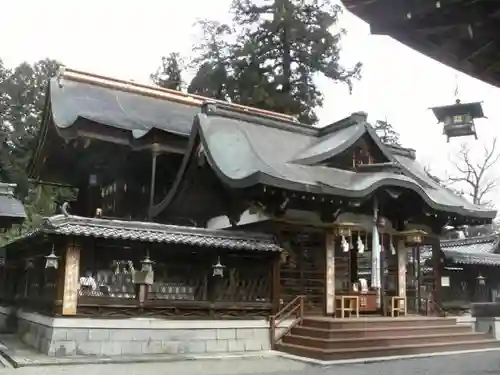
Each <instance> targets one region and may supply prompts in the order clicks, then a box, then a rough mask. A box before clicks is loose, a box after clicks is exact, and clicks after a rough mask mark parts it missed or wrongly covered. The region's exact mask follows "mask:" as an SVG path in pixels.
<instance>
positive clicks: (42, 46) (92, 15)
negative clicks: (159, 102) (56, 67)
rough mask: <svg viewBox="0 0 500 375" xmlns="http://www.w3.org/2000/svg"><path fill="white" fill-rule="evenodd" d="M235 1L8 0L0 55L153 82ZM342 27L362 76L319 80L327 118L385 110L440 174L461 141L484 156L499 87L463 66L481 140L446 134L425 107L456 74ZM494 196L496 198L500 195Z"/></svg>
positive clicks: (443, 97) (346, 50)
mask: <svg viewBox="0 0 500 375" xmlns="http://www.w3.org/2000/svg"><path fill="white" fill-rule="evenodd" d="M402 1H403V0H402ZM229 4H230V0H217V1H207V0H182V1H178V0H175V1H174V0H141V1H127V0H121V1H119V0H86V1H63V0H43V1H40V0H4V1H3V3H2V11H3V17H2V22H0V58H2V59H3V60H4V63H6V64H7V65H8V66H14V65H16V64H18V63H20V62H22V61H29V62H33V61H35V60H38V59H42V58H45V57H50V58H53V59H57V60H59V61H61V62H62V63H63V64H65V65H67V66H69V67H71V68H75V69H81V70H85V71H90V72H94V73H99V74H103V75H109V76H114V77H118V78H123V79H133V80H136V81H138V82H148V80H149V74H150V73H151V72H153V71H154V70H155V69H156V67H157V66H158V65H159V63H160V59H161V56H162V55H166V54H168V53H169V52H175V51H178V52H180V53H181V54H183V55H184V56H189V54H190V51H191V46H192V44H193V42H194V41H195V40H196V30H195V29H194V28H193V23H194V22H195V21H196V20H197V19H201V18H207V19H218V20H223V21H224V20H228V19H229V16H228V14H227V9H228V6H229ZM341 26H342V27H344V28H346V29H347V30H348V36H347V37H346V38H345V39H344V41H343V52H342V61H343V62H344V63H345V64H352V63H354V62H356V61H361V62H363V64H364V67H363V78H362V80H361V81H360V82H357V84H356V85H355V88H354V92H353V94H352V95H349V93H348V90H347V88H346V87H345V86H342V85H335V84H334V83H332V82H330V81H328V80H323V79H320V80H319V84H320V88H321V89H322V91H323V92H324V94H325V99H326V100H325V104H324V108H322V109H320V110H319V114H320V120H321V121H320V123H321V124H324V125H325V124H328V123H330V122H333V121H335V120H338V119H340V118H343V117H345V116H348V115H349V114H350V113H352V112H355V111H365V112H367V113H368V114H369V117H370V120H373V121H374V120H376V119H385V118H387V120H388V121H389V122H390V123H392V124H393V125H394V127H395V128H396V130H397V131H398V132H399V133H400V134H401V138H402V141H403V144H404V146H406V147H412V148H415V149H416V150H417V157H418V159H419V160H420V161H422V163H424V164H426V165H429V166H431V169H432V170H433V171H434V173H436V174H438V175H440V176H445V175H446V173H451V172H452V171H453V169H452V166H451V163H450V159H451V158H453V156H454V155H455V154H456V151H457V149H458V148H459V147H460V144H461V143H462V142H467V143H468V144H470V145H471V147H473V150H474V153H475V154H476V156H477V157H479V156H480V154H481V152H482V149H483V146H484V145H485V144H487V143H488V142H491V139H492V137H493V136H494V135H495V134H497V133H498V131H497V129H498V127H497V126H498V124H500V110H499V109H498V108H499V107H498V103H500V89H497V88H493V87H492V86H489V85H487V84H485V83H482V82H480V81H477V80H475V79H472V78H470V77H468V76H465V75H463V74H458V84H459V91H460V97H461V99H462V101H463V102H467V101H483V108H484V111H485V114H486V116H487V117H488V119H484V120H479V121H478V123H477V124H478V125H477V130H478V133H479V137H480V139H479V141H475V140H473V138H472V137H471V138H461V139H457V138H456V139H453V140H451V141H450V143H446V139H445V137H444V136H443V135H442V128H441V126H439V125H437V124H436V120H435V118H434V117H433V114H432V112H431V111H429V110H428V108H429V107H432V106H437V105H446V104H451V103H452V102H453V101H454V94H453V92H454V89H455V82H456V81H457V79H456V77H457V73H456V72H455V71H454V70H452V69H450V68H448V67H445V66H444V65H442V64H440V63H438V62H435V61H434V60H431V59H430V58H427V57H425V56H423V55H420V54H419V53H417V52H415V51H413V50H411V49H410V48H408V47H405V46H403V45H401V44H400V43H398V42H396V41H394V40H392V39H390V38H387V37H381V36H371V35H370V32H369V27H368V25H366V24H365V23H364V22H362V21H360V20H359V19H357V18H355V17H354V16H352V15H351V14H349V13H348V12H347V11H346V12H345V13H344V15H343V16H342V20H341ZM495 104H496V106H495ZM498 173H499V174H500V166H499V168H498ZM497 195H498V194H497ZM495 201H496V203H497V206H500V198H497V199H495Z"/></svg>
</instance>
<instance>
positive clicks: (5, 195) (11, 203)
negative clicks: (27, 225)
mask: <svg viewBox="0 0 500 375" xmlns="http://www.w3.org/2000/svg"><path fill="white" fill-rule="evenodd" d="M15 186H16V185H14V184H5V183H0V227H1V226H2V223H9V224H12V223H18V222H21V221H23V220H24V219H25V218H26V212H25V210H24V206H23V204H22V203H21V202H20V201H19V200H18V199H16V198H15V197H14V188H15Z"/></svg>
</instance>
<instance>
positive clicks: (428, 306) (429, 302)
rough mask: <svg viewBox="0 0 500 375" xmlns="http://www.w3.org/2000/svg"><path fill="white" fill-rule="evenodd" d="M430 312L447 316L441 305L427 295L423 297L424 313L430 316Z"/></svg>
mask: <svg viewBox="0 0 500 375" xmlns="http://www.w3.org/2000/svg"><path fill="white" fill-rule="evenodd" d="M432 312H436V313H437V314H438V316H442V317H446V316H447V313H446V311H445V310H444V308H443V307H442V306H441V305H439V304H438V303H437V302H436V301H435V300H434V299H433V298H432V297H427V298H426V299H425V315H427V316H431V315H432Z"/></svg>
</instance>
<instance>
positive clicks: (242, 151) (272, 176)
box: [180, 106, 496, 223]
mask: <svg viewBox="0 0 500 375" xmlns="http://www.w3.org/2000/svg"><path fill="white" fill-rule="evenodd" d="M365 120H366V116H360V114H355V115H353V116H352V118H351V119H350V121H346V120H343V121H342V126H339V127H337V128H335V127H333V128H331V129H330V131H329V132H328V133H327V134H324V132H323V131H322V130H321V129H310V130H309V131H307V132H306V131H302V130H301V129H298V128H297V127H295V126H286V124H283V123H278V122H271V121H267V122H263V121H260V120H258V119H256V118H255V117H251V116H246V117H245V116H237V115H235V114H234V113H228V112H227V111H224V110H219V109H218V108H217V107H216V106H208V107H207V108H206V110H205V111H204V113H200V114H197V115H196V119H195V125H194V128H193V134H192V137H193V139H195V138H197V137H198V136H199V138H200V139H201V143H202V144H203V149H204V150H205V152H206V154H207V157H208V159H209V164H210V165H211V166H212V168H213V169H214V170H215V171H216V173H217V174H218V176H219V178H221V179H222V180H223V182H224V183H225V184H227V185H229V186H231V187H235V188H245V187H249V186H253V185H255V184H264V185H271V186H276V187H280V188H285V189H288V190H297V191H302V192H311V193H318V194H329V195H335V196H342V197H347V198H363V197H366V196H367V195H369V194H370V193H372V192H374V191H375V190H377V189H378V188H381V187H401V188H406V189H409V190H412V191H414V192H416V193H417V194H418V195H419V196H420V197H421V198H422V199H423V200H424V201H425V202H426V203H427V204H428V205H429V206H430V207H431V208H433V209H435V210H437V211H443V212H447V213H454V214H456V215H457V216H464V217H470V218H477V219H479V220H485V221H488V220H491V219H492V218H494V217H495V215H496V211H492V210H489V209H485V208H482V207H479V206H476V205H473V204H471V203H470V202H468V201H467V200H465V199H464V198H462V197H459V196H457V195H455V194H454V193H453V192H452V191H450V190H448V189H446V188H445V187H443V186H441V185H440V184H438V183H436V182H435V181H434V180H433V179H432V178H430V177H429V176H428V175H427V173H425V171H424V168H423V167H422V166H421V165H420V164H418V162H417V161H416V160H414V159H413V158H412V157H411V156H409V155H405V154H404V153H401V152H398V153H393V152H391V149H390V148H388V147H385V146H384V145H383V144H382V143H381V142H380V140H379V139H378V137H377V135H376V134H375V132H374V131H373V128H372V127H371V126H370V125H369V124H368V123H367V122H366V121H365ZM350 129H351V130H350ZM365 134H367V135H368V136H370V137H371V138H372V139H373V141H374V142H375V144H377V146H378V147H379V148H380V149H381V151H382V152H383V154H384V155H388V158H390V160H389V161H392V162H393V164H395V165H397V166H398V168H399V170H400V172H401V173H395V172H394V171H390V170H382V171H376V172H374V171H366V172H362V173H361V172H356V171H349V170H343V169H338V168H333V167H329V166H325V165H322V164H319V163H320V162H324V161H326V160H327V159H328V158H331V157H332V156H334V155H336V154H338V153H339V152H342V151H343V150H344V149H345V147H344V145H345V144H347V145H349V144H353V143H354V142H355V141H356V140H358V139H359V138H360V137H361V136H363V135H365ZM181 174H182V171H181V172H180V175H181ZM478 223H479V222H478Z"/></svg>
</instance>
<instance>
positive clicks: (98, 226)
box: [27, 215, 281, 251]
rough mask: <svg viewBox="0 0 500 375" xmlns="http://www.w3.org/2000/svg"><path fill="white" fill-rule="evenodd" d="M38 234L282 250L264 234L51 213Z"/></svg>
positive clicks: (32, 233)
mask: <svg viewBox="0 0 500 375" xmlns="http://www.w3.org/2000/svg"><path fill="white" fill-rule="evenodd" d="M38 234H55V235H62V236H85V237H94V238H105V239H122V240H130V241H142V242H158V243H167V244H184V245H192V246H199V247H211V248H223V249H232V250H257V251H281V248H280V246H279V245H278V244H277V243H276V241H275V239H274V238H273V237H272V236H268V235H264V234H255V233H247V232H244V233H243V232H236V231H224V230H210V229H203V228H194V227H180V226H173V225H164V224H157V223H150V222H138V221H123V220H110V219H97V218H88V217H81V216H73V215H56V216H52V217H49V218H47V219H45V220H44V222H43V224H42V225H41V227H39V228H37V229H36V230H34V231H33V232H31V233H30V234H29V235H27V237H32V236H36V235H38Z"/></svg>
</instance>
